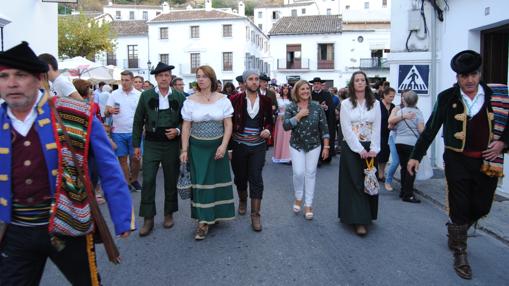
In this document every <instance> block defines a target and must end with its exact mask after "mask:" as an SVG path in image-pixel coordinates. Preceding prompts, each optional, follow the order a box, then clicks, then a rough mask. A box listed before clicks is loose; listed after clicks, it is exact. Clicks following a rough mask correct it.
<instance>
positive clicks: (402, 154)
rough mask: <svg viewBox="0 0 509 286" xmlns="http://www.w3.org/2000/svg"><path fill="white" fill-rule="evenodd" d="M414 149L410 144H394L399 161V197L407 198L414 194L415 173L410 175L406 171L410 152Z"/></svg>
mask: <svg viewBox="0 0 509 286" xmlns="http://www.w3.org/2000/svg"><path fill="white" fill-rule="evenodd" d="M413 149H414V147H413V146H411V145H406V144H396V150H398V156H399V163H400V166H401V168H400V169H401V197H402V198H404V199H408V198H410V197H412V196H413V195H414V182H415V173H414V175H413V176H412V175H410V173H408V171H407V168H406V165H407V164H408V160H410V154H411V153H412V150H413Z"/></svg>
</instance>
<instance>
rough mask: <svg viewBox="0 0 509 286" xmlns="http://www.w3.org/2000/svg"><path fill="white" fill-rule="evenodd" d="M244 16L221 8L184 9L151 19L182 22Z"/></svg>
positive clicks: (153, 20) (152, 21) (154, 20)
mask: <svg viewBox="0 0 509 286" xmlns="http://www.w3.org/2000/svg"><path fill="white" fill-rule="evenodd" d="M241 18H244V17H242V16H239V15H236V14H232V13H227V12H223V11H219V10H211V11H205V10H184V11H171V12H170V13H164V14H161V15H159V16H157V17H155V18H154V19H152V20H151V21H150V23H154V22H182V21H197V20H198V21H199V20H220V19H241Z"/></svg>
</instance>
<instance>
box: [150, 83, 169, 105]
mask: <svg viewBox="0 0 509 286" xmlns="http://www.w3.org/2000/svg"><path fill="white" fill-rule="evenodd" d="M154 90H155V92H156V93H157V94H159V110H165V109H169V108H170V101H169V100H168V96H170V95H171V87H170V88H169V89H168V94H167V95H165V96H163V95H162V94H161V92H160V91H159V87H156V88H155V89H154Z"/></svg>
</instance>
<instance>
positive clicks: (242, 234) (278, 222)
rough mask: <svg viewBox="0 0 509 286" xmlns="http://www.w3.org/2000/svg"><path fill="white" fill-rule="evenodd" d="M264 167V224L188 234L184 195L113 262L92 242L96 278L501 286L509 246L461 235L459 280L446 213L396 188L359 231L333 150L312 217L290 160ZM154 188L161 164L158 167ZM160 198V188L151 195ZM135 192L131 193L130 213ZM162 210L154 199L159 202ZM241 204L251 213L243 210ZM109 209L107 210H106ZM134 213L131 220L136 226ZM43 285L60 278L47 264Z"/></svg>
mask: <svg viewBox="0 0 509 286" xmlns="http://www.w3.org/2000/svg"><path fill="white" fill-rule="evenodd" d="M271 151H272V149H271V150H270V151H269V152H268V154H267V162H266V166H265V168H264V181H265V192H264V199H263V201H262V212H261V214H262V224H263V231H262V232H261V233H255V232H253V231H252V230H251V227H250V218H249V215H246V216H238V217H237V218H236V219H235V220H233V221H231V222H225V223H221V224H220V225H219V226H217V227H214V228H212V229H211V231H210V233H209V235H208V237H207V238H206V239H205V240H204V241H195V240H194V239H193V237H194V231H195V222H194V221H193V220H191V218H190V206H189V201H180V211H179V212H178V213H176V215H175V226H174V227H173V228H172V229H170V230H167V229H163V227H162V220H163V218H162V215H159V216H157V217H156V229H155V231H154V233H153V234H152V235H150V236H148V237H145V238H140V237H139V236H138V233H133V235H131V236H130V237H129V238H127V239H120V238H119V239H117V241H118V246H119V248H120V251H121V254H122V258H123V262H122V264H120V265H118V266H115V265H112V264H110V263H109V262H108V261H107V257H106V255H105V253H104V251H103V249H102V246H101V245H99V246H98V247H97V248H98V255H99V257H98V265H99V271H100V273H101V276H102V280H103V284H104V285H126V286H127V285H137V286H139V285H150V286H157V285H391V286H392V285H507V284H508V283H509V282H508V280H509V274H508V272H507V265H509V247H508V246H506V245H504V244H503V243H501V242H500V241H498V240H495V239H493V238H492V237H490V236H488V235H485V234H483V233H481V232H477V234H476V236H475V237H472V238H470V239H469V249H468V251H469V258H470V263H471V266H472V269H473V273H474V278H473V280H472V281H465V280H462V279H461V278H459V277H458V276H457V275H456V274H455V272H454V270H453V268H452V259H453V258H452V254H451V253H450V251H449V250H448V248H447V245H446V227H445V222H446V221H447V216H446V214H445V213H444V212H443V211H442V210H440V209H439V208H437V207H436V206H435V205H433V204H431V203H430V202H427V201H423V203H421V204H409V203H403V202H401V201H400V200H399V198H398V195H397V193H396V192H386V191H382V193H381V194H380V206H379V218H378V220H377V221H375V222H374V224H373V225H372V226H371V227H369V234H368V235H367V236H366V237H364V238H360V237H358V236H357V235H355V234H354V232H353V230H352V228H351V227H349V226H347V225H343V224H341V223H339V220H338V218H337V198H338V194H337V192H338V191H337V186H338V168H339V156H338V157H335V158H334V160H333V161H332V163H331V164H330V165H328V166H323V167H322V168H320V169H319V170H318V174H317V185H316V192H315V202H314V212H315V218H314V220H312V221H306V220H305V219H304V217H303V215H295V214H293V212H292V210H291V206H292V203H293V190H292V181H291V176H292V171H291V166H290V165H278V164H273V163H272V162H271V161H270V155H271V154H270V153H271ZM158 179H159V186H162V171H160V173H159V177H158ZM162 195H163V191H162V189H159V190H158V198H159V199H161V198H162ZM139 199H140V194H139V193H133V201H134V203H135V208H136V210H137V208H138V206H139ZM158 210H162V200H161V201H160V202H159V203H158ZM248 211H249V210H248ZM105 214H106V216H107V211H106V212H105ZM141 223H142V219H141V218H140V219H138V224H139V226H141ZM42 285H52V286H53V285H67V282H66V280H65V278H64V277H63V276H62V275H61V274H60V273H59V272H58V270H57V269H56V268H55V267H54V266H53V264H52V263H51V262H48V264H47V268H46V272H45V274H44V277H43V280H42Z"/></svg>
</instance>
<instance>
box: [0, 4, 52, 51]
mask: <svg viewBox="0 0 509 286" xmlns="http://www.w3.org/2000/svg"><path fill="white" fill-rule="evenodd" d="M0 7H2V8H1V10H0V18H1V17H2V16H3V17H6V18H7V19H8V20H10V21H11V23H9V24H7V25H6V26H5V27H4V50H7V49H9V48H11V47H13V46H16V45H18V44H19V43H21V41H27V42H28V43H29V44H30V47H31V48H32V49H33V50H34V52H35V53H36V54H41V53H50V54H52V55H55V56H57V55H58V8H57V4H56V3H43V2H42V1H40V0H23V1H16V3H15V4H13V1H8V0H0Z"/></svg>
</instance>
